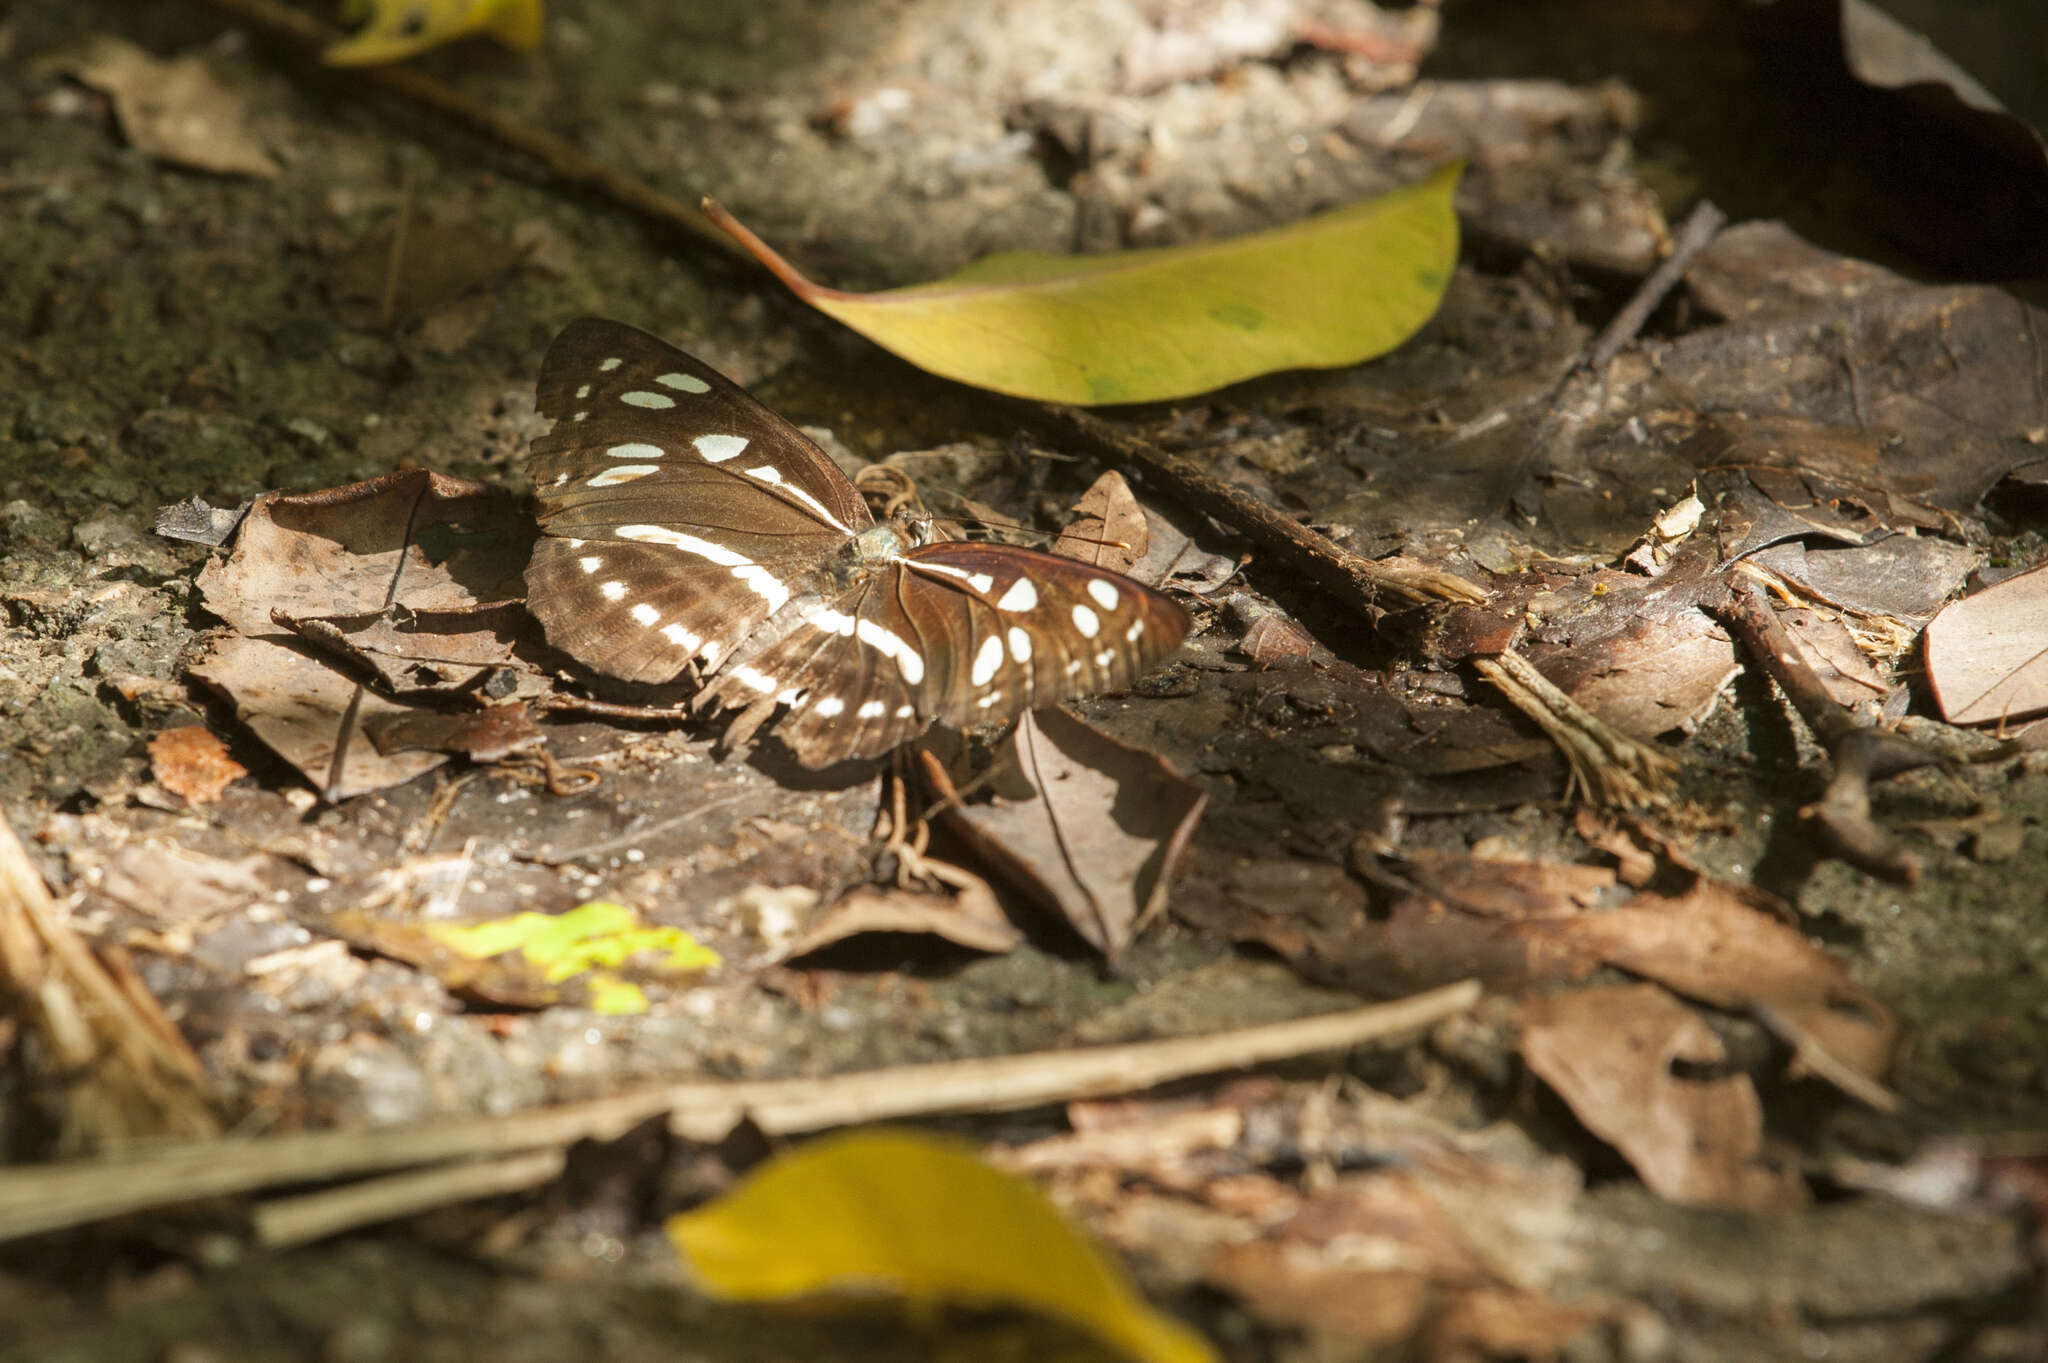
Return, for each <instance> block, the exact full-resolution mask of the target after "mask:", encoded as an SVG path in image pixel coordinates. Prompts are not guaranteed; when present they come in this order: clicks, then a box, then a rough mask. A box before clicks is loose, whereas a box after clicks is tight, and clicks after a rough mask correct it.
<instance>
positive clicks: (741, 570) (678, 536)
mask: <svg viewBox="0 0 2048 1363" xmlns="http://www.w3.org/2000/svg"><path fill="white" fill-rule="evenodd" d="M619 538H620V539H623V540H637V541H639V542H640V543H642V544H665V545H667V546H668V547H669V548H671V549H680V550H682V551H683V552H684V553H686V554H695V555H696V556H697V557H698V558H701V559H708V560H710V561H711V562H713V563H716V564H717V565H718V566H719V567H721V568H730V569H732V575H733V576H734V577H736V578H738V579H739V580H740V581H742V582H744V583H746V584H747V586H749V587H751V588H752V589H753V591H754V595H756V596H758V597H760V598H761V599H762V600H763V601H766V602H767V603H768V609H769V610H770V611H779V610H781V609H782V608H783V607H784V606H785V605H787V604H788V603H789V588H787V587H785V586H783V585H782V580H781V579H780V578H778V577H776V576H775V574H773V573H771V572H769V571H768V570H767V569H766V568H763V567H762V566H761V565H760V564H758V563H755V562H754V561H753V560H751V559H749V558H748V557H747V556H746V555H745V554H739V553H735V552H733V551H732V550H730V549H728V548H726V547H725V546H724V545H722V544H713V543H712V542H711V541H710V540H702V539H698V538H697V537H696V536H695V535H686V534H684V533H683V532H682V531H680V530H671V529H669V528H668V527H667V526H665V525H622V526H620V527H619Z"/></svg>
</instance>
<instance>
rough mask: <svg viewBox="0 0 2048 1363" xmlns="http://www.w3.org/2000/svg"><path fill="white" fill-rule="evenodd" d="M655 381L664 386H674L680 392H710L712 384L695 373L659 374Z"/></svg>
mask: <svg viewBox="0 0 2048 1363" xmlns="http://www.w3.org/2000/svg"><path fill="white" fill-rule="evenodd" d="M654 381H655V382H656V383H658V384H660V385H661V386H662V387H663V388H673V389H675V390H676V391H677V392H678V393H708V392H710V391H711V385H710V384H708V383H706V382H704V380H702V379H700V378H698V377H697V376H696V375H695V374H657V375H655V376H654Z"/></svg>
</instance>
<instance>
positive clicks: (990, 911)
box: [781, 867, 1024, 958]
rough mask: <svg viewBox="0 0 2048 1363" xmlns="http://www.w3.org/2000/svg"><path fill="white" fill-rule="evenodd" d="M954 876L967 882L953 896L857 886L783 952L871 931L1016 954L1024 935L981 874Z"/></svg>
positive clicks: (953, 872)
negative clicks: (927, 937) (909, 934)
mask: <svg viewBox="0 0 2048 1363" xmlns="http://www.w3.org/2000/svg"><path fill="white" fill-rule="evenodd" d="M952 876H959V877H961V878H963V883H962V885H961V886H960V888H959V889H958V890H957V891H956V892H955V893H953V894H936V893H929V892H926V891H921V890H904V889H898V888H896V887H894V886H888V887H884V886H873V885H863V886H858V887H856V888H855V889H853V890H850V891H848V892H847V893H846V894H844V895H842V896H841V897H840V899H839V901H838V902H837V903H835V904H833V905H832V906H831V907H830V908H828V909H826V910H825V912H824V913H822V914H820V915H818V917H817V918H816V919H814V920H813V921H812V922H811V923H810V925H809V926H807V927H806V928H805V929H804V930H803V931H802V932H801V933H799V934H798V935H797V937H796V938H795V939H794V940H792V941H791V942H790V943H789V945H788V946H787V947H786V948H785V949H784V950H783V951H782V953H781V954H782V955H783V956H784V957H785V958H794V957H798V956H807V955H809V954H810V953H811V952H814V951H817V950H820V949H821V948H824V947H828V946H831V945H832V944H833V943H835V942H843V941H845V940H846V939H847V938H849V937H857V936H859V935H860V934H862V933H866V932H912V933H929V934H930V935H932V936H934V937H941V938H944V939H945V940H946V941H948V942H951V943H953V944H954V945H955V946H963V947H968V948H970V949H972V950H975V951H987V952H992V953H995V954H997V955H1001V954H1003V953H1005V952H1010V951H1014V950H1016V949H1017V947H1018V946H1019V945H1021V944H1022V943H1023V941H1024V934H1023V933H1021V932H1019V931H1017V928H1016V925H1015V924H1013V923H1011V922H1010V920H1009V919H1008V918H1005V917H1004V916H1003V909H1002V906H1001V905H1000V904H998V903H997V902H996V896H995V891H993V890H991V889H990V888H989V886H988V883H987V882H986V881H984V880H982V879H981V878H980V877H979V876H974V875H970V874H968V873H967V872H965V871H961V870H959V868H957V867H954V868H950V869H949V878H950V877H952Z"/></svg>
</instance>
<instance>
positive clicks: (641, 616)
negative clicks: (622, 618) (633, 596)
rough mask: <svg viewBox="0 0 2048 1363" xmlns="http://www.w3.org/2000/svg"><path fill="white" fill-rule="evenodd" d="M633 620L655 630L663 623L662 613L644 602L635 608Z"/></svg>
mask: <svg viewBox="0 0 2048 1363" xmlns="http://www.w3.org/2000/svg"><path fill="white" fill-rule="evenodd" d="M633 618H634V619H635V620H638V621H639V622H640V623H641V624H643V625H645V626H647V628H649V629H653V628H654V627H655V625H657V624H659V623H660V621H661V612H660V611H658V610H656V609H655V608H654V607H652V606H650V605H648V604H647V603H646V602H645V601H642V602H640V603H638V604H637V605H635V606H634V607H633Z"/></svg>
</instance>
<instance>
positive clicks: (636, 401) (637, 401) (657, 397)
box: [619, 388, 676, 412]
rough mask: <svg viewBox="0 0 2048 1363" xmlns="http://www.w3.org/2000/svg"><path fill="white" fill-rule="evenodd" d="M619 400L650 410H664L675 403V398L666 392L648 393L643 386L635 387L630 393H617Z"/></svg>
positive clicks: (629, 405)
mask: <svg viewBox="0 0 2048 1363" xmlns="http://www.w3.org/2000/svg"><path fill="white" fill-rule="evenodd" d="M619 401H620V402H623V403H625V404H626V405H627V406H628V407H645V408H646V409H647V410H648V411H650V412H666V411H667V410H668V409H669V408H671V407H673V406H675V405H676V400H675V399H674V398H672V397H670V396H669V395H668V394H666V393H650V392H648V391H647V390H646V389H644V388H635V389H634V390H633V391H632V392H630V393H621V394H619Z"/></svg>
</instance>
